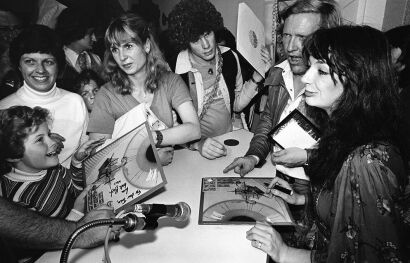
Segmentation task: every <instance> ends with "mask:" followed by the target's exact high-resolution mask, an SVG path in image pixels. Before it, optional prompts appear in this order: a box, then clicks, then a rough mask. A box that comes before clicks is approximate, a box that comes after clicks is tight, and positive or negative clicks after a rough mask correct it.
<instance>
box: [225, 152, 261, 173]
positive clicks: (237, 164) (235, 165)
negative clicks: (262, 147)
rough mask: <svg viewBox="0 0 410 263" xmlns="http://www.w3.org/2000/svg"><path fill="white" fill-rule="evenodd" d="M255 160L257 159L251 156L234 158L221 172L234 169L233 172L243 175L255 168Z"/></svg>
mask: <svg viewBox="0 0 410 263" xmlns="http://www.w3.org/2000/svg"><path fill="white" fill-rule="evenodd" d="M256 162H257V160H256V159H255V158H254V157H252V156H244V157H239V158H235V159H234V160H233V162H232V163H231V164H230V165H228V166H227V167H226V168H225V169H224V170H223V173H227V172H229V171H230V170H232V169H234V172H235V173H237V174H239V175H240V176H241V177H244V176H245V175H246V174H247V173H249V172H250V171H252V170H253V169H254V168H255V165H256Z"/></svg>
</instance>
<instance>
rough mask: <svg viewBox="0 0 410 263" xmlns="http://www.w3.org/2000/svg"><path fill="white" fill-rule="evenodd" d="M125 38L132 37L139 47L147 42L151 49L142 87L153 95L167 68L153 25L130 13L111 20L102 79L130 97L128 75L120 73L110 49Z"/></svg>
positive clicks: (106, 34) (106, 35)
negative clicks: (103, 77) (104, 78)
mask: <svg viewBox="0 0 410 263" xmlns="http://www.w3.org/2000/svg"><path fill="white" fill-rule="evenodd" d="M127 38H131V40H132V41H133V42H134V43H136V44H137V45H139V46H141V47H143V46H144V44H145V43H146V42H147V41H149V42H150V50H149V52H148V53H147V54H146V55H147V63H146V65H145V66H146V69H147V78H146V80H145V87H146V89H147V90H148V91H150V92H154V90H155V89H157V88H158V82H159V81H160V79H161V76H162V74H163V73H164V72H166V71H169V67H168V64H167V63H166V61H165V59H164V57H163V55H162V53H161V51H160V49H159V47H158V45H157V43H156V41H155V39H154V35H153V33H152V26H151V25H150V24H148V23H147V22H146V21H145V20H144V19H143V18H141V17H139V16H138V15H136V14H133V13H126V14H124V15H122V16H120V17H118V18H116V19H115V20H113V21H112V22H111V24H110V25H109V26H108V29H107V31H106V32H105V46H106V51H105V56H104V66H105V67H104V68H105V69H104V73H105V77H106V78H107V79H108V80H109V81H111V82H112V84H113V85H114V87H116V88H117V90H118V92H119V93H121V94H123V95H125V94H131V91H132V87H131V82H130V80H129V78H128V75H127V74H126V73H125V72H124V71H123V70H121V68H120V67H119V66H118V64H117V62H115V60H114V57H113V55H112V53H111V47H112V46H119V45H120V43H121V41H122V40H124V39H127ZM143 50H144V49H143Z"/></svg>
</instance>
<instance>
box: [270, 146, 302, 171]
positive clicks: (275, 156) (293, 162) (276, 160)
mask: <svg viewBox="0 0 410 263" xmlns="http://www.w3.org/2000/svg"><path fill="white" fill-rule="evenodd" d="M271 160H272V163H273V164H275V165H276V164H281V165H284V166H286V167H299V166H303V165H304V164H305V163H306V161H307V152H306V150H305V149H301V148H297V147H290V148H286V149H284V150H280V151H276V152H273V153H272V155H271Z"/></svg>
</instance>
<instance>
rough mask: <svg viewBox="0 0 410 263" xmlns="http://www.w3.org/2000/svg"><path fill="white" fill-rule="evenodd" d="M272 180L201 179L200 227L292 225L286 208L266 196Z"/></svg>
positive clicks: (270, 196)
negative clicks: (262, 222)
mask: <svg viewBox="0 0 410 263" xmlns="http://www.w3.org/2000/svg"><path fill="white" fill-rule="evenodd" d="M271 181H272V178H252V177H246V178H238V177H205V178H202V188H201V200H200V208H199V222H198V223H199V224H200V225H203V224H222V225H232V224H254V223H255V222H256V221H266V222H268V223H270V224H272V225H293V219H292V217H291V214H290V212H289V210H288V206H287V204H286V203H285V202H284V201H283V200H282V199H281V198H279V197H275V196H273V195H271V194H266V193H265V190H266V187H267V186H268V185H269V184H270V182H271Z"/></svg>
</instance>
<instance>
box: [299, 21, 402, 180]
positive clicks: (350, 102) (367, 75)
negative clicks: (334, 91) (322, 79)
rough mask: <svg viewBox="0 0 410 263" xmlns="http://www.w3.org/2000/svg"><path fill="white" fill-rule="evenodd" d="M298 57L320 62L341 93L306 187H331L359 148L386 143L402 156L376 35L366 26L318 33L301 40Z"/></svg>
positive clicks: (387, 62)
mask: <svg viewBox="0 0 410 263" xmlns="http://www.w3.org/2000/svg"><path fill="white" fill-rule="evenodd" d="M303 53H304V58H305V59H308V58H309V56H312V57H314V58H315V59H318V60H323V61H325V62H326V64H327V65H329V68H330V74H331V77H332V79H333V81H334V82H335V83H336V81H335V75H337V76H338V77H339V79H340V81H341V83H342V85H343V89H344V90H343V94H342V95H341V97H340V98H339V99H338V101H337V105H336V106H335V107H334V109H333V111H332V113H331V115H330V116H328V117H327V118H326V121H325V123H324V126H323V127H322V128H323V134H322V137H321V139H320V141H319V148H318V152H317V155H316V156H314V157H313V160H311V161H310V162H309V165H310V166H309V169H308V171H307V172H308V173H309V175H310V176H311V179H312V182H319V183H323V182H326V186H327V187H331V186H332V185H333V182H334V180H335V178H336V176H337V174H338V172H339V171H340V169H341V167H342V164H343V162H344V161H345V159H346V158H347V156H348V155H349V153H351V152H352V151H353V150H354V149H355V148H357V147H359V146H361V145H365V144H369V143H373V142H388V143H392V144H393V145H395V146H397V147H399V148H400V149H401V150H402V152H401V153H402V154H405V152H404V149H403V147H401V146H402V145H403V144H402V143H401V138H402V137H401V136H400V132H401V131H400V130H401V129H399V125H400V106H399V105H400V100H399V95H398V87H397V85H396V76H395V72H394V69H393V67H392V64H391V59H390V48H389V45H388V42H387V40H386V38H385V37H384V35H383V33H382V32H380V31H378V30H376V29H373V28H371V27H368V26H342V27H337V28H331V29H320V30H318V31H316V32H315V33H313V34H312V35H311V36H310V37H308V38H307V39H306V42H305V43H304V51H303Z"/></svg>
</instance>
